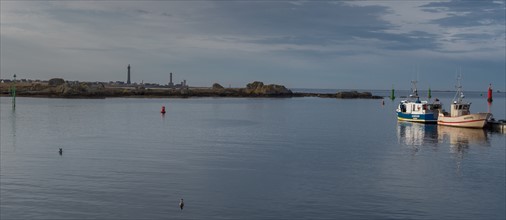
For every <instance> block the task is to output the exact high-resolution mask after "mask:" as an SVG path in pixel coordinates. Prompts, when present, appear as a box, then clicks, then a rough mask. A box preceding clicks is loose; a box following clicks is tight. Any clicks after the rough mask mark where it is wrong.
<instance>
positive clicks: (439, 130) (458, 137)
mask: <svg viewBox="0 0 506 220" xmlns="http://www.w3.org/2000/svg"><path fill="white" fill-rule="evenodd" d="M397 138H398V139H399V143H401V144H404V145H407V146H422V145H433V146H436V145H437V144H438V143H440V144H444V143H448V144H449V145H450V147H451V148H452V151H453V150H456V151H460V150H462V149H466V148H469V145H470V144H473V145H479V146H489V145H490V144H489V143H488V137H487V132H486V131H485V130H483V129H472V128H457V127H449V126H441V125H435V124H420V123H411V122H401V121H400V122H398V123H397Z"/></svg>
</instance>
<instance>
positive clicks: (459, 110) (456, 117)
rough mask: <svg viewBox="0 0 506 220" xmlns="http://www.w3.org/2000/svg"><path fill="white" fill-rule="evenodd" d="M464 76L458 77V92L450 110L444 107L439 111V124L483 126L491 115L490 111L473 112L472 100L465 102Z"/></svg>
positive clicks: (469, 126)
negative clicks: (462, 80) (447, 110)
mask: <svg viewBox="0 0 506 220" xmlns="http://www.w3.org/2000/svg"><path fill="white" fill-rule="evenodd" d="M461 79H462V76H461V75H459V76H458V77H457V86H456V88H457V93H456V94H455V97H454V98H453V101H452V104H451V105H450V112H446V111H444V109H442V110H441V111H440V112H439V116H438V120H437V123H438V124H439V125H447V126H455V127H466V128H483V127H484V126H485V124H486V123H487V120H488V119H489V118H490V117H491V115H492V114H490V113H473V114H471V112H470V108H471V103H470V102H464V100H463V99H464V92H463V91H462V85H461V82H460V81H461Z"/></svg>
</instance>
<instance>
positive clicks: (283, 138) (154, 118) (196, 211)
mask: <svg viewBox="0 0 506 220" xmlns="http://www.w3.org/2000/svg"><path fill="white" fill-rule="evenodd" d="M386 94H388V93H386ZM436 95H440V96H441V97H442V98H441V99H442V100H443V101H445V102H446V100H448V99H451V97H450V96H452V95H453V94H451V95H446V96H445V95H444V94H437V93H436ZM0 101H1V106H0V107H1V112H0V113H1V130H0V132H1V136H0V137H1V138H0V140H1V155H0V156H1V161H0V162H1V166H0V218H1V219H13V218H16V219H62V218H63V219H83V218H88V219H89V218H92V219H173V218H178V219H504V218H505V212H506V211H505V206H506V202H505V200H506V192H505V188H506V183H505V181H506V180H505V178H506V177H505V175H506V174H505V172H506V168H505V166H506V165H505V144H506V141H505V140H506V139H505V136H506V135H504V134H500V133H494V132H490V131H484V130H474V129H457V128H451V127H441V126H437V125H422V124H412V123H402V122H397V121H396V117H395V114H394V109H395V105H396V102H390V101H387V100H385V106H382V105H381V104H380V103H381V100H336V99H321V98H292V99H236V98H224V99H220V98H191V99H133V98H132V99H129V98H117V99H105V100H88V99H86V100H80V99H35V98H18V99H17V107H16V110H15V111H13V110H12V108H11V105H10V99H9V98H0ZM396 101H398V100H396ZM471 101H472V102H473V108H472V110H473V111H483V110H487V108H489V107H488V106H486V104H484V102H483V100H481V98H480V97H478V96H474V98H473V96H472V95H471ZM162 105H165V106H166V107H167V114H166V115H165V116H164V117H162V116H161V115H160V114H159V113H158V112H159V109H160V107H161V106H162ZM492 111H493V113H494V115H496V118H504V115H501V114H504V113H502V112H504V99H500V98H499V99H498V98H496V101H495V102H494V104H493V106H492ZM501 111H502V112H501ZM496 112H497V113H496ZM59 147H62V148H63V155H62V156H60V155H59V154H58V148H59ZM180 198H184V200H185V203H186V205H185V209H184V210H183V211H180V210H179V207H178V202H179V199H180Z"/></svg>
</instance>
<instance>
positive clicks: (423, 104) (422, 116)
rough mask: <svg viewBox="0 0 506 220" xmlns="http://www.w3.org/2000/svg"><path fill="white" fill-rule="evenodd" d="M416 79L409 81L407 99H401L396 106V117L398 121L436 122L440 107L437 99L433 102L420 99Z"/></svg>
mask: <svg viewBox="0 0 506 220" xmlns="http://www.w3.org/2000/svg"><path fill="white" fill-rule="evenodd" d="M416 83H417V81H411V84H412V85H413V88H412V91H411V95H409V99H407V100H402V101H401V102H400V103H399V106H398V107H397V110H396V112H397V119H398V120H399V121H412V122H420V123H437V119H438V114H439V109H441V108H442V105H441V103H439V100H438V99H436V101H435V102H434V103H428V102H427V101H420V97H419V96H418V90H417V89H416Z"/></svg>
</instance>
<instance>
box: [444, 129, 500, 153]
mask: <svg viewBox="0 0 506 220" xmlns="http://www.w3.org/2000/svg"><path fill="white" fill-rule="evenodd" d="M437 130H438V132H437V133H438V139H439V142H440V143H449V144H450V149H451V151H452V152H454V153H460V152H463V151H465V150H466V149H468V148H469V145H478V146H489V145H490V143H489V142H488V137H487V132H486V131H485V130H483V129H475V128H459V127H449V126H441V125H438V128H437Z"/></svg>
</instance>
